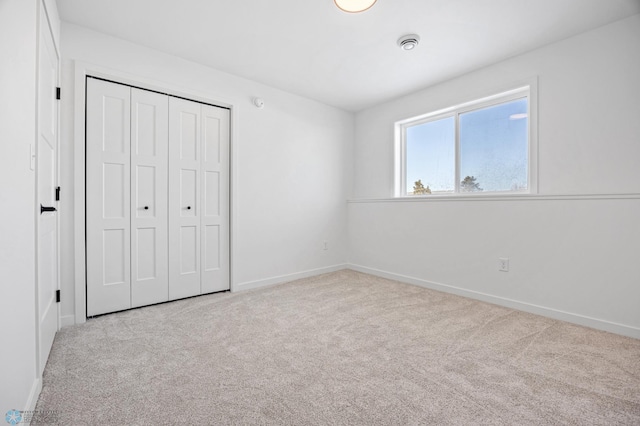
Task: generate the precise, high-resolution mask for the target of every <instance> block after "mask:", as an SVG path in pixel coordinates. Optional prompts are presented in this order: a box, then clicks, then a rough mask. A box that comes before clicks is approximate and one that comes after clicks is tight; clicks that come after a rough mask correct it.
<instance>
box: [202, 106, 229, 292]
mask: <svg viewBox="0 0 640 426" xmlns="http://www.w3.org/2000/svg"><path fill="white" fill-rule="evenodd" d="M201 108H202V151H203V153H202V182H203V190H202V202H201V205H202V210H203V212H202V221H201V223H202V278H201V288H202V293H212V292H214V291H222V290H228V289H229V110H227V109H224V108H216V107H213V106H209V105H202V107H201Z"/></svg>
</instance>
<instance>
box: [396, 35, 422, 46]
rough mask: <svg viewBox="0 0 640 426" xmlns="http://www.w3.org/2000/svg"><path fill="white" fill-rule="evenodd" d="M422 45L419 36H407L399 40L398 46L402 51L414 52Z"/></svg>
mask: <svg viewBox="0 0 640 426" xmlns="http://www.w3.org/2000/svg"><path fill="white" fill-rule="evenodd" d="M418 43H420V36H419V35H417V34H407V35H405V36H402V37H400V38H399V39H398V46H400V49H402V50H413V49H415V48H416V46H418Z"/></svg>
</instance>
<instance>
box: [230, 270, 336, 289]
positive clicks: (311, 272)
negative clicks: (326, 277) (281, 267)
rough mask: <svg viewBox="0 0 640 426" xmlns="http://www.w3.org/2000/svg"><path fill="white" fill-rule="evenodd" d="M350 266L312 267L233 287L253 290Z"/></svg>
mask: <svg viewBox="0 0 640 426" xmlns="http://www.w3.org/2000/svg"><path fill="white" fill-rule="evenodd" d="M348 267H349V266H348V265H346V264H344V263H342V264H339V265H332V266H327V267H324V268H318V269H310V270H307V271H302V272H296V273H293V274H287V275H280V276H277V277H271V278H265V279H262V280H256V281H248V282H246V283H240V284H236V285H235V286H234V287H233V290H232V291H234V292H236V291H244V290H251V289H254V288H260V287H267V286H271V285H275V284H282V283H286V282H289V281H295V280H299V279H301V278H309V277H313V276H316V275H320V274H326V273H329V272H335V271H340V270H342V269H347V268H348Z"/></svg>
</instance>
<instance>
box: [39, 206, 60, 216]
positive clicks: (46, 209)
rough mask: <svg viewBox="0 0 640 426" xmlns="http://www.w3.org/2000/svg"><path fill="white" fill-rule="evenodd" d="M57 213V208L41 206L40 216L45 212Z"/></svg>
mask: <svg viewBox="0 0 640 426" xmlns="http://www.w3.org/2000/svg"><path fill="white" fill-rule="evenodd" d="M55 211H56V208H55V207H45V206H43V205H42V204H40V214H42V213H44V212H55Z"/></svg>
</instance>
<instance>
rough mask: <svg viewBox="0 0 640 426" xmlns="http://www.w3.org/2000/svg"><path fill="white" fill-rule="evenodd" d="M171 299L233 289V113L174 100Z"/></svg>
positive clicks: (171, 123) (171, 125) (171, 116)
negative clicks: (231, 122)
mask: <svg viewBox="0 0 640 426" xmlns="http://www.w3.org/2000/svg"><path fill="white" fill-rule="evenodd" d="M169 140H170V141H171V142H170V145H169V298H170V299H179V298H182V297H189V296H194V295H197V294H203V293H211V292H214V291H222V290H228V289H229V111H228V110H227V109H224V108H217V107H213V106H210V105H204V104H200V103H198V102H193V101H187V100H184V99H177V98H170V100H169Z"/></svg>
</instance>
